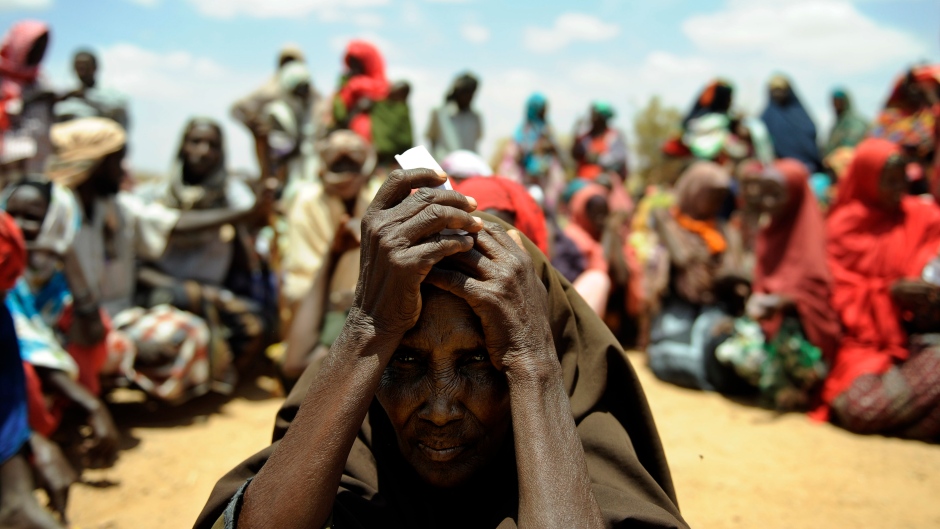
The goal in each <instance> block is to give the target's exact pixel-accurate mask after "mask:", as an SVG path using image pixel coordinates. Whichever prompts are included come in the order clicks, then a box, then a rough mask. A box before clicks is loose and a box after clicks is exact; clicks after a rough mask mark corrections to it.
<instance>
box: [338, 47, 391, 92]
mask: <svg viewBox="0 0 940 529" xmlns="http://www.w3.org/2000/svg"><path fill="white" fill-rule="evenodd" d="M352 58H355V59H357V60H358V61H359V62H361V63H362V67H363V70H364V71H363V73H361V74H359V75H354V76H352V77H350V78H349V79H348V80H347V81H346V84H344V85H343V87H342V88H340V90H339V96H340V98H341V99H342V100H343V104H345V105H346V108H352V106H353V105H354V104H355V102H356V101H357V100H358V99H359V98H361V97H367V98H369V99H371V100H373V101H382V100H384V99H385V98H386V97H388V90H389V83H388V79H386V78H385V61H384V60H383V59H382V55H381V54H380V53H379V50H378V48H376V47H375V46H373V45H372V44H370V43H368V42H366V41H364V40H353V41H350V42H349V45H348V46H346V58H345V61H346V64H349V60H350V59H352Z"/></svg>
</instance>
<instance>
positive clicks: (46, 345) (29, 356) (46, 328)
mask: <svg viewBox="0 0 940 529" xmlns="http://www.w3.org/2000/svg"><path fill="white" fill-rule="evenodd" d="M70 300H71V294H70V293H69V290H68V285H67V283H66V280H65V275H64V274H63V273H62V272H56V273H55V274H54V275H53V276H52V278H51V279H50V280H49V281H48V282H47V283H46V285H45V286H44V287H43V288H42V289H40V291H39V292H37V293H35V294H34V293H33V291H32V290H31V289H30V287H29V282H28V281H27V280H26V279H25V278H22V277H21V278H20V279H19V281H17V283H16V285H15V286H14V287H13V289H12V290H10V291H9V292H8V293H7V297H6V308H7V310H9V311H10V315H11V316H12V318H13V320H14V323H15V324H16V325H17V328H18V329H19V333H18V335H17V338H18V340H17V341H18V343H19V349H20V355H21V357H22V358H23V360H25V361H27V362H29V363H31V364H33V365H39V366H43V367H49V368H53V369H63V370H65V371H72V369H71V364H72V361H71V360H70V359H69V357H68V353H66V352H65V350H64V349H63V348H62V345H61V344H60V343H59V339H58V338H57V337H56V335H55V331H53V328H54V327H55V325H56V322H58V321H59V319H60V318H61V316H62V312H63V310H64V309H65V305H66V303H67V302H68V301H70Z"/></svg>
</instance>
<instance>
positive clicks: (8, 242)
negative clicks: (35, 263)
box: [0, 211, 26, 291]
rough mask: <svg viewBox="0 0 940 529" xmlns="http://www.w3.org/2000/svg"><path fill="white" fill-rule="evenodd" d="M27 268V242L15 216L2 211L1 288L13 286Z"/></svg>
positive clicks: (0, 236) (6, 288) (0, 221)
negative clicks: (14, 218)
mask: <svg viewBox="0 0 940 529" xmlns="http://www.w3.org/2000/svg"><path fill="white" fill-rule="evenodd" d="M25 269H26V243H25V242H24V241H23V233H22V232H21V231H20V227H19V226H17V225H16V221H14V220H13V217H11V216H9V215H7V213H6V212H5V211H0V290H3V291H6V290H10V289H11V288H13V285H15V284H16V280H17V279H19V277H20V276H21V275H22V274H23V270H25Z"/></svg>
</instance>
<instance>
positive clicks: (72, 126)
mask: <svg viewBox="0 0 940 529" xmlns="http://www.w3.org/2000/svg"><path fill="white" fill-rule="evenodd" d="M49 136H50V139H51V140H52V146H53V148H54V149H55V154H54V155H53V156H52V158H51V159H50V160H49V163H48V165H47V167H46V175H47V176H48V177H49V179H50V180H52V181H53V182H55V183H57V184H59V185H62V186H65V187H69V188H72V189H74V188H76V187H78V186H79V185H81V184H82V183H83V182H85V180H88V178H89V177H90V176H91V175H92V173H93V172H94V171H95V169H97V168H98V165H99V164H100V163H101V161H102V160H104V159H105V157H106V156H108V155H109V154H112V153H115V152H118V151H120V150H121V149H123V148H124V145H125V141H126V134H125V132H124V129H123V128H121V126H120V125H118V124H117V122H115V121H114V120H111V119H107V118H98V117H94V118H79V119H73V120H71V121H66V122H65V123H57V124H55V125H53V126H52V129H51V131H50V133H49Z"/></svg>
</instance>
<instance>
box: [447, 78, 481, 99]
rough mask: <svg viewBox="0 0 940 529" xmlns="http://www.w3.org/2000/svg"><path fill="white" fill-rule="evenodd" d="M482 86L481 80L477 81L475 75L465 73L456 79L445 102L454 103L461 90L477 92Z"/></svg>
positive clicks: (448, 91)
mask: <svg viewBox="0 0 940 529" xmlns="http://www.w3.org/2000/svg"><path fill="white" fill-rule="evenodd" d="M479 85H480V80H479V79H477V77H476V76H475V75H473V74H472V73H470V72H464V73H462V74H460V75H458V76H457V78H456V79H454V81H453V82H452V83H451V84H450V88H449V89H448V90H447V94H446V95H445V96H444V100H445V101H448V102H450V101H453V100H454V98H455V97H456V96H457V92H458V91H459V90H473V91H476V89H477V87H478V86H479Z"/></svg>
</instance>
